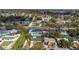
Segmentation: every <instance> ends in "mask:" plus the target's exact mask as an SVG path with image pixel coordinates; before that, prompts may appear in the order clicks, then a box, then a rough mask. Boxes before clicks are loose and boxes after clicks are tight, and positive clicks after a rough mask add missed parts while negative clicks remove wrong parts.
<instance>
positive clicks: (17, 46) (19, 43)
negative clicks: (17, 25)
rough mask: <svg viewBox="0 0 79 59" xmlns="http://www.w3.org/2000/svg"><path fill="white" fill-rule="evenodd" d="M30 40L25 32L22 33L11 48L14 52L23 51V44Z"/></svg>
mask: <svg viewBox="0 0 79 59" xmlns="http://www.w3.org/2000/svg"><path fill="white" fill-rule="evenodd" d="M28 39H30V36H29V34H28V33H27V32H22V33H21V36H20V38H19V39H18V40H17V41H16V43H15V44H14V46H13V48H12V49H14V50H21V49H23V45H24V42H25V41H26V40H28Z"/></svg>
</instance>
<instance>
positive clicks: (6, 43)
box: [1, 41, 11, 46]
mask: <svg viewBox="0 0 79 59" xmlns="http://www.w3.org/2000/svg"><path fill="white" fill-rule="evenodd" d="M10 43H11V41H4V42H3V43H2V44H1V46H8V45H9V44H10Z"/></svg>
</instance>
